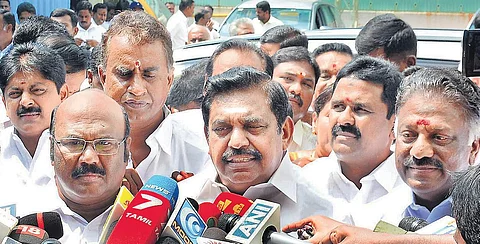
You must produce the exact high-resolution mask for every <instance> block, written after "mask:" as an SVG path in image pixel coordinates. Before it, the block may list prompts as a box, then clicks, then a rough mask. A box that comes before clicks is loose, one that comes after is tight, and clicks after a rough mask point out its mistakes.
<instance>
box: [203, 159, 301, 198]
mask: <svg viewBox="0 0 480 244" xmlns="http://www.w3.org/2000/svg"><path fill="white" fill-rule="evenodd" d="M295 167H298V166H295V165H294V164H293V163H292V161H290V158H289V157H288V154H285V155H284V157H283V160H282V162H281V163H280V165H279V167H278V168H277V170H276V171H275V172H274V173H273V175H272V177H270V179H269V180H268V182H266V183H261V184H258V185H254V186H251V187H249V188H248V189H247V190H246V191H245V194H244V195H247V196H246V197H247V198H249V197H248V194H249V193H251V192H258V190H259V189H268V188H275V189H277V190H278V191H280V192H281V193H283V194H284V195H285V196H286V197H288V198H289V199H290V200H292V201H293V202H297V183H296V180H297V177H296V176H295V174H296V172H297V170H298V169H296V168H295ZM217 178H218V172H216V171H215V173H213V174H212V175H211V177H209V178H208V179H207V181H206V182H205V184H204V186H203V187H202V190H201V191H200V192H201V193H200V195H203V193H205V191H209V190H211V188H210V186H213V187H215V188H217V189H218V190H219V192H217V193H216V194H215V195H218V194H220V193H221V192H230V191H229V190H228V188H227V187H226V186H225V185H223V184H222V183H220V182H217ZM254 195H256V194H254ZM257 198H261V196H260V197H257ZM252 200H255V199H252ZM265 200H268V199H265Z"/></svg>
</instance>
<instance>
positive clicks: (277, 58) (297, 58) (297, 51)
mask: <svg viewBox="0 0 480 244" xmlns="http://www.w3.org/2000/svg"><path fill="white" fill-rule="evenodd" d="M272 61H273V67H274V68H275V67H277V66H278V65H279V64H281V63H288V62H307V63H308V64H310V66H311V67H312V69H313V72H314V74H315V81H314V84H317V81H318V78H319V77H320V69H319V68H318V64H317V61H315V59H313V58H312V57H311V55H310V53H309V52H308V50H307V49H306V48H304V47H286V48H282V49H280V50H278V51H277V52H276V53H275V55H273V57H272Z"/></svg>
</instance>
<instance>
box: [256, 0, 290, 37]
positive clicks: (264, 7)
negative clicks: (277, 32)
mask: <svg viewBox="0 0 480 244" xmlns="http://www.w3.org/2000/svg"><path fill="white" fill-rule="evenodd" d="M256 13H257V18H255V19H253V27H254V28H255V34H259V35H263V33H265V31H267V30H269V29H271V28H273V27H275V26H279V25H283V22H282V21H280V20H279V19H277V18H275V17H273V16H272V12H271V9H270V4H269V3H268V2H267V1H261V2H259V3H257V5H256Z"/></svg>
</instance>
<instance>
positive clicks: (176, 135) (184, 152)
mask: <svg viewBox="0 0 480 244" xmlns="http://www.w3.org/2000/svg"><path fill="white" fill-rule="evenodd" d="M171 45H172V44H171V41H170V37H169V35H168V33H167V30H166V29H165V27H164V26H163V25H162V24H161V23H160V22H159V21H158V20H156V19H155V18H153V17H152V16H150V15H148V14H147V13H145V12H141V11H126V12H122V13H121V14H119V15H117V16H116V17H115V18H114V19H113V20H112V23H111V25H110V28H109V29H108V31H107V32H106V34H105V39H104V42H103V43H102V49H103V51H104V56H103V57H104V60H103V64H102V65H101V66H100V68H99V72H100V77H101V82H102V84H103V87H104V90H105V92H106V93H107V94H108V95H109V96H110V97H112V98H113V99H114V100H115V101H117V102H118V103H119V104H121V105H122V106H123V107H124V108H125V110H126V111H127V113H128V116H129V118H130V123H131V125H132V133H131V137H132V146H131V148H132V150H131V157H132V163H133V164H132V165H129V168H135V169H136V171H138V174H139V176H140V178H141V181H143V182H145V181H146V180H148V179H149V178H150V177H151V176H152V175H155V174H160V175H165V176H170V175H171V173H172V171H175V170H184V171H188V172H193V173H197V172H199V171H200V170H201V169H202V168H203V167H204V164H205V163H206V162H207V161H208V159H209V157H208V153H207V152H208V145H207V143H206V140H205V135H204V133H203V122H202V119H201V112H200V111H199V110H192V111H187V112H185V113H183V112H182V113H176V114H172V115H169V114H170V111H169V110H168V109H167V107H166V106H165V100H166V98H167V95H168V91H169V90H170V87H171V85H172V82H173V51H172V46H171ZM129 172H134V171H133V170H129ZM126 177H127V179H129V181H130V182H136V183H139V184H138V185H137V186H138V188H139V187H141V185H142V183H141V181H140V182H139V180H140V179H139V178H138V175H136V174H135V173H133V176H132V175H129V174H127V176H126ZM131 190H132V189H131ZM132 192H133V193H134V192H136V191H135V190H132Z"/></svg>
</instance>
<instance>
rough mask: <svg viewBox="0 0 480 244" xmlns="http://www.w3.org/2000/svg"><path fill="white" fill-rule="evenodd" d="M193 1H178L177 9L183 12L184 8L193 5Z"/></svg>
mask: <svg viewBox="0 0 480 244" xmlns="http://www.w3.org/2000/svg"><path fill="white" fill-rule="evenodd" d="M194 2H195V1H193V0H181V1H180V4H179V5H178V9H179V10H180V11H183V10H185V9H186V8H188V7H190V6H192V4H193V3H194Z"/></svg>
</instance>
